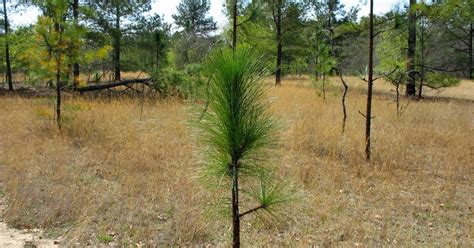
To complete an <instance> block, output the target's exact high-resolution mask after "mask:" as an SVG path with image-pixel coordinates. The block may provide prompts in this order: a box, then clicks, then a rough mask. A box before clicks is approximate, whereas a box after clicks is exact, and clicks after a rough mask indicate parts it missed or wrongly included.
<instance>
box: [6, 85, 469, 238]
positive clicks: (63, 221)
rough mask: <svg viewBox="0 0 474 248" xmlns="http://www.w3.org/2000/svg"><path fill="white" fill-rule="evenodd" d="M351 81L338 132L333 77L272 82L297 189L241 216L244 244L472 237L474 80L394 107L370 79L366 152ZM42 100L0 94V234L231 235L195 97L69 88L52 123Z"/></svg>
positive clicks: (357, 88)
mask: <svg viewBox="0 0 474 248" xmlns="http://www.w3.org/2000/svg"><path fill="white" fill-rule="evenodd" d="M269 81H270V80H269ZM348 81H349V85H350V89H349V94H348V99H347V107H348V120H347V126H346V130H345V132H344V133H342V132H341V120H342V111H341V103H340V97H341V88H340V83H339V82H338V81H337V79H335V78H332V79H331V83H329V85H328V87H327V93H326V99H323V97H322V95H321V91H320V90H319V88H318V87H314V86H311V83H310V82H309V81H308V80H307V79H304V78H301V79H286V80H284V81H283V86H281V87H271V88H270V90H269V99H270V100H271V102H272V103H271V111H272V112H273V113H274V115H275V116H276V117H277V119H278V120H279V124H280V126H281V129H280V131H279V133H278V135H279V137H280V140H281V141H280V145H279V146H278V149H277V154H276V156H275V161H274V162H275V163H276V162H278V164H279V166H278V169H277V171H276V173H277V176H278V177H280V178H284V179H285V180H286V181H287V182H288V185H289V186H291V187H292V188H293V190H294V195H295V200H294V201H293V202H290V203H288V204H287V206H286V207H284V208H282V209H281V211H280V212H279V213H280V214H279V215H278V216H279V218H278V219H273V218H268V216H265V215H255V216H249V218H247V217H246V218H245V219H243V220H242V235H243V236H242V240H243V245H244V246H245V247H261V246H266V247H275V246H293V247H309V246H332V245H336V246H349V247H354V246H363V247H366V246H369V247H374V246H375V247H379V246H402V247H413V246H416V247H417V246H430V247H432V246H435V247H452V246H461V247H473V246H474V209H473V207H474V194H473V192H474V161H473V160H474V154H473V151H474V142H472V137H474V90H473V85H474V82H472V81H463V82H462V84H461V85H460V86H458V87H456V88H453V89H447V90H444V91H441V92H435V91H431V92H427V96H429V97H427V98H426V99H423V100H420V101H409V100H407V99H403V98H402V102H401V106H403V107H404V112H403V114H402V115H401V116H398V115H397V112H396V104H395V103H394V94H393V92H392V91H391V89H392V88H391V87H390V85H389V84H387V83H384V82H382V81H380V82H379V81H378V82H377V83H376V85H375V92H376V95H375V97H374V103H373V107H374V109H373V113H374V114H373V115H374V116H375V119H373V130H372V132H373V151H372V155H373V156H372V160H371V162H370V163H368V162H366V161H365V156H364V130H365V129H364V119H363V117H362V116H361V115H360V114H359V113H358V112H359V111H361V112H365V111H364V110H365V100H366V96H365V87H364V86H365V84H364V83H363V82H361V81H360V80H357V79H355V78H349V79H348ZM194 105H197V106H194ZM53 109H54V100H53V99H52V98H49V97H35V98H25V97H19V96H12V95H4V96H2V97H0V126H1V127H2V128H0V185H2V186H3V191H2V192H4V196H5V197H7V199H8V206H7V209H6V210H5V211H4V214H3V219H4V221H5V223H7V224H8V226H9V227H8V229H5V226H4V225H3V227H2V225H1V224H0V238H2V237H5V234H6V232H7V231H8V232H11V231H13V229H11V228H19V229H35V228H39V229H41V230H44V231H45V234H44V236H45V237H49V238H50V240H48V244H51V241H53V242H54V240H56V239H59V238H61V237H64V238H61V240H60V244H59V246H79V247H81V246H86V245H91V246H144V245H146V246H227V245H229V242H230V234H231V233H230V219H229V218H228V216H227V215H225V214H224V216H222V213H221V212H222V211H221V210H222V209H218V208H217V207H216V205H219V204H216V201H217V198H216V196H215V195H212V194H210V193H209V191H208V188H206V187H205V185H203V183H202V181H201V180H200V179H199V175H200V168H201V167H202V165H201V164H200V163H201V162H200V161H201V159H202V155H201V151H202V145H200V144H199V143H197V142H196V140H195V137H194V136H195V131H194V130H193V128H192V125H190V123H192V122H190V120H192V119H193V118H195V115H194V114H193V113H195V112H196V111H199V110H200V105H199V104H193V102H189V101H181V100H177V99H165V100H160V101H152V100H147V101H146V102H145V104H144V105H143V108H142V104H141V101H138V100H136V99H130V98H126V97H124V98H122V97H118V98H116V99H114V98H87V99H86V98H85V97H75V96H70V97H68V98H67V99H65V101H64V105H63V111H64V123H63V129H62V131H61V132H59V131H58V130H57V128H56V126H55V124H54V122H53V119H54V111H53ZM2 199H3V198H2ZM243 204H244V205H246V204H247V203H246V202H244V203H243ZM246 207H248V206H246ZM14 232H15V234H14V236H15V235H16V234H19V231H14ZM6 235H7V237H8V235H9V234H6ZM28 235H29V234H28ZM41 235H43V234H41ZM35 237H39V234H38V236H36V235H35ZM28 239H31V238H26V239H23V238H22V239H21V240H20V243H21V242H24V241H25V240H27V241H28ZM0 247H3V246H2V243H1V242H0ZM40 247H42V246H40Z"/></svg>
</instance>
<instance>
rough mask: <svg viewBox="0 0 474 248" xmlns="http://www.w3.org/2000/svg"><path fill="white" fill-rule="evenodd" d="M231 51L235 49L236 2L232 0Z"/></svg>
mask: <svg viewBox="0 0 474 248" xmlns="http://www.w3.org/2000/svg"><path fill="white" fill-rule="evenodd" d="M232 26H233V29H232V49H233V50H234V51H235V49H237V0H233V6H232Z"/></svg>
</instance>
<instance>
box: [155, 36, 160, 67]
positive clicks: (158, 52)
mask: <svg viewBox="0 0 474 248" xmlns="http://www.w3.org/2000/svg"><path fill="white" fill-rule="evenodd" d="M155 41H156V54H155V56H156V58H155V63H156V67H158V66H159V64H160V50H161V35H160V33H159V32H155Z"/></svg>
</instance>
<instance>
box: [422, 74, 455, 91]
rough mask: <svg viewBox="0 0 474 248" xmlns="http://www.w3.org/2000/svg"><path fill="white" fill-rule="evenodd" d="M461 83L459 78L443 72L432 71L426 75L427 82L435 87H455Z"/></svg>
mask: <svg viewBox="0 0 474 248" xmlns="http://www.w3.org/2000/svg"><path fill="white" fill-rule="evenodd" d="M460 83H461V80H460V79H459V78H455V77H453V76H450V75H446V74H441V73H430V74H428V75H426V82H425V84H427V85H428V86H431V87H435V88H444V87H453V86H458V85H459V84H460Z"/></svg>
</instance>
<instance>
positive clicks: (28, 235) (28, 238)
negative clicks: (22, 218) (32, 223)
mask: <svg viewBox="0 0 474 248" xmlns="http://www.w3.org/2000/svg"><path fill="white" fill-rule="evenodd" d="M5 209H6V200H5V198H3V197H1V195H0V247H2V248H13V247H30V248H33V247H41V248H43V247H45V248H49V247H58V245H59V242H58V241H55V240H51V239H45V238H43V237H42V232H41V230H38V229H34V230H18V229H14V228H11V227H8V226H7V224H5V223H4V222H3V213H4V212H5Z"/></svg>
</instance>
